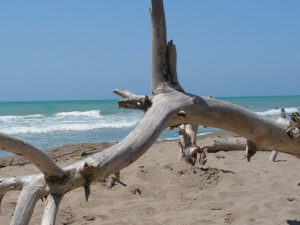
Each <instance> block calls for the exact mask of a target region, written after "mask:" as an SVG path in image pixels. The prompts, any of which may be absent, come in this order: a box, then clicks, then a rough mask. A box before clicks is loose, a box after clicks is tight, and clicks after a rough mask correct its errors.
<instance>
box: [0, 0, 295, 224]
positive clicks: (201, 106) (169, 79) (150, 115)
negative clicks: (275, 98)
mask: <svg viewBox="0 0 300 225" xmlns="http://www.w3.org/2000/svg"><path fill="white" fill-rule="evenodd" d="M150 13H151V21H152V92H153V95H152V96H149V97H146V96H143V97H141V96H138V95H133V94H131V93H129V92H125V91H124V92H120V91H119V92H118V91H116V93H117V94H119V95H121V96H122V97H123V98H124V99H123V100H121V102H120V104H119V106H120V107H124V108H136V109H140V110H143V111H145V114H144V116H143V117H142V119H141V120H140V122H139V123H138V125H137V126H136V128H135V129H134V130H133V131H132V132H131V133H129V134H128V136H127V137H126V138H124V139H123V140H122V141H121V142H119V143H117V144H116V145H114V146H112V147H109V148H107V149H105V150H103V151H101V152H99V153H97V154H95V155H92V156H90V157H88V158H86V159H84V160H81V161H79V162H77V163H75V164H73V165H70V166H68V167H65V168H60V167H59V166H57V165H56V164H55V163H54V162H53V161H52V160H51V159H50V158H49V157H48V156H47V155H46V154H45V153H43V152H42V151H40V150H39V149H37V148H35V147H33V146H32V145H30V144H28V143H25V142H23V141H20V140H18V139H15V138H12V137H9V136H7V135H5V134H0V149H3V150H5V151H8V152H12V153H15V154H18V155H21V156H22V157H25V158H27V159H29V160H30V161H31V162H32V163H33V164H34V165H35V166H36V167H37V168H39V169H40V171H41V173H40V174H33V175H29V176H18V177H10V178H2V179H0V199H2V198H3V197H4V198H5V194H6V193H7V192H8V191H14V190H21V193H20V195H19V198H18V201H17V205H16V208H15V212H14V214H13V217H12V220H11V225H26V224H28V223H29V220H30V218H31V216H32V213H33V210H34V207H35V205H36V202H37V201H38V200H39V199H41V198H47V201H46V202H45V210H44V215H43V219H42V224H43V225H50V224H54V223H55V217H56V213H57V210H58V208H59V203H60V202H61V201H62V199H63V196H64V195H65V194H66V193H67V192H69V191H72V190H73V189H76V188H79V187H84V191H85V194H86V199H88V196H89V194H90V189H89V186H90V185H91V184H92V183H93V182H96V181H98V180H101V179H104V178H105V177H107V176H109V175H110V174H115V173H117V172H119V171H120V170H122V169H123V168H125V167H127V166H129V165H131V164H132V163H133V162H134V161H136V160H137V159H138V158H139V157H140V156H142V155H143V154H144V153H145V152H146V151H147V150H148V149H149V148H150V146H151V145H152V144H153V143H154V142H155V141H156V140H157V138H158V137H159V135H160V134H161V132H162V131H163V130H164V129H166V128H168V127H177V126H180V125H181V124H191V125H193V126H198V125H203V126H210V127H218V128H221V129H225V130H229V131H231V132H233V133H236V134H239V135H241V136H243V137H245V138H246V139H247V140H249V141H251V142H253V143H254V144H255V145H257V146H263V147H265V148H269V149H275V150H277V151H279V152H284V153H288V154H291V155H294V156H296V157H298V158H299V157H300V138H290V136H289V135H288V134H287V133H285V132H284V127H283V126H282V125H281V124H278V123H275V122H273V121H271V120H268V119H264V118H262V117H260V116H258V115H257V114H255V113H253V112H249V111H247V110H245V109H243V108H241V107H239V106H236V105H233V104H230V103H227V102H223V101H219V100H216V99H213V98H209V97H199V96H196V95H193V94H188V93H186V92H184V91H183V88H182V87H181V86H180V84H179V81H178V77H177V72H176V63H177V62H176V48H175V45H174V44H173V42H169V44H168V43H167V36H166V33H167V32H166V22H165V14H164V7H163V1H162V0H152V7H151V9H150Z"/></svg>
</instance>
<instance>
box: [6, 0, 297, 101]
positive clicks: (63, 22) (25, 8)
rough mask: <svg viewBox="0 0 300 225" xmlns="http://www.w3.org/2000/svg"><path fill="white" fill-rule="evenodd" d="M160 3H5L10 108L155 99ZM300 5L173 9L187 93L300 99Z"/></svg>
mask: <svg viewBox="0 0 300 225" xmlns="http://www.w3.org/2000/svg"><path fill="white" fill-rule="evenodd" d="M149 6H150V0H128V1H124V0H112V1H103V0H101V1H100V0H97V1H96V0H89V1H61V0H60V1H58V0H53V1H47V2H46V1H30V0H29V1H15V0H12V1H6V2H4V1H2V2H1V3H0V31H1V35H0V62H1V63H0V77H1V88H0V101H18V100H68V99H74V100H75V99H112V98H117V97H116V96H114V94H113V93H112V90H113V89H114V88H119V89H127V90H130V91H132V92H135V93H138V94H144V93H147V94H149V93H151V87H150V74H151V24H150V16H149ZM299 11H300V1H297V0H287V1H282V0H280V1H277V0H272V1H269V0H251V1H250V0H236V1H231V0H226V1H225V0H222V1H221V0H216V1H208V0H205V1H204V0H187V1H182V0H165V12H166V19H167V31H168V39H173V40H174V43H175V44H176V46H177V52H178V74H179V80H180V82H181V83H182V85H183V87H184V88H185V90H186V91H188V92H191V93H195V94H198V95H206V96H207V95H212V96H218V97H220V96H256V95H296V94H300V88H299V83H300V13H299Z"/></svg>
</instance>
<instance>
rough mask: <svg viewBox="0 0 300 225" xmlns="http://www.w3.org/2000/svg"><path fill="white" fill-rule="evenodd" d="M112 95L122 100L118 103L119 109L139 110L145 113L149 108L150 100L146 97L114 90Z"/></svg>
mask: <svg viewBox="0 0 300 225" xmlns="http://www.w3.org/2000/svg"><path fill="white" fill-rule="evenodd" d="M114 93H115V94H117V95H119V96H121V97H122V98H123V99H122V100H119V101H118V106H119V107H120V108H128V109H141V110H144V111H146V110H147V109H148V108H150V107H151V104H152V103H151V100H150V98H149V97H148V96H147V95H136V94H133V93H131V92H129V91H127V90H118V89H115V90H114Z"/></svg>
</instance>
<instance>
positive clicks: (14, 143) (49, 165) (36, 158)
mask: <svg viewBox="0 0 300 225" xmlns="http://www.w3.org/2000/svg"><path fill="white" fill-rule="evenodd" d="M0 149H2V150H4V151H7V152H11V153H14V154H16V155H19V156H22V157H24V158H26V159H28V160H30V161H31V162H32V163H33V164H34V165H35V166H36V167H37V168H38V169H39V170H40V171H41V172H42V173H44V174H45V176H46V177H47V178H51V177H52V178H56V177H58V178H60V177H63V176H64V174H65V172H64V171H63V170H62V169H61V168H60V167H58V166H57V165H56V164H55V163H54V162H53V161H52V160H51V159H50V158H49V156H48V155H46V154H45V153H44V152H42V151H41V150H39V149H38V148H36V147H34V146H33V145H31V144H28V143H26V142H25V141H22V140H19V139H16V138H13V137H10V136H8V135H6V134H3V133H0Z"/></svg>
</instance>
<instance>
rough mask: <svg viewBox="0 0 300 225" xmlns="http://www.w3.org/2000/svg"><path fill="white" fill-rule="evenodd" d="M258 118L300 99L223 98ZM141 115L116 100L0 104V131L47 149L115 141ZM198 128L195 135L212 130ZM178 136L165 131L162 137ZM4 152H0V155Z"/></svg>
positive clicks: (292, 107)
mask: <svg viewBox="0 0 300 225" xmlns="http://www.w3.org/2000/svg"><path fill="white" fill-rule="evenodd" d="M219 99H221V100H224V101H228V102H232V103H234V104H237V105H240V106H242V107H244V108H246V109H248V110H251V111H254V112H257V113H258V114H260V115H261V116H265V117H268V118H271V119H276V118H279V116H280V109H276V108H285V109H286V111H287V113H288V114H289V113H292V112H295V111H299V110H300V96H270V97H226V98H225V97H224V98H219ZM141 116H142V112H140V111H138V110H125V109H120V108H117V100H86V101H39V102H0V132H3V133H6V134H9V135H11V136H14V137H17V138H20V139H23V140H26V141H28V142H30V143H31V144H33V145H35V146H37V147H39V148H41V149H47V148H51V147H56V146H62V145H68V144H74V143H88V142H92V143H95V142H116V141H120V140H121V139H123V138H124V137H125V136H126V135H127V134H128V133H129V132H130V131H131V130H132V129H133V128H134V127H135V126H136V124H137V122H138V121H139V119H140V118H141ZM215 130H216V129H214V128H206V129H204V128H201V127H200V129H199V133H205V132H210V131H215ZM176 137H178V135H177V133H176V131H165V132H164V133H163V134H162V135H161V137H160V138H161V139H164V138H176ZM6 154H7V153H5V152H1V151H0V156H3V155H6Z"/></svg>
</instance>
